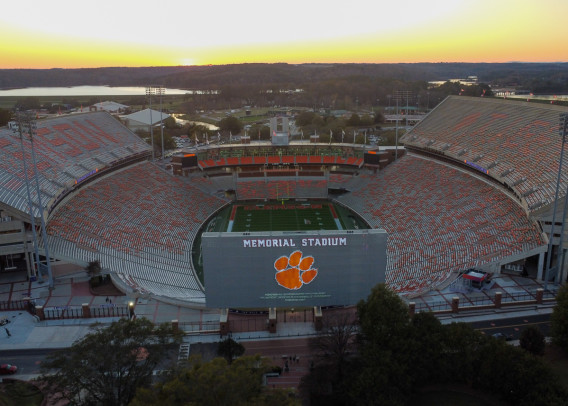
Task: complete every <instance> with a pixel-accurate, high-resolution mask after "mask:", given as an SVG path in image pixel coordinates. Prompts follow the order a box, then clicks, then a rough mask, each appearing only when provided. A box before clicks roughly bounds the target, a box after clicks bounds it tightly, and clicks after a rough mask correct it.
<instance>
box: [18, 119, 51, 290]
mask: <svg viewBox="0 0 568 406" xmlns="http://www.w3.org/2000/svg"><path fill="white" fill-rule="evenodd" d="M21 124H25V125H26V126H27V130H28V132H27V134H28V137H29V139H30V145H31V150H32V163H33V170H34V177H35V186H36V193H37V200H38V205H39V219H40V223H41V238H42V240H43V250H44V254H45V262H46V266H47V277H48V283H49V289H53V274H52V272H51V257H50V255H49V244H48V242H47V232H46V228H45V219H44V217H43V212H44V207H43V203H42V200H41V190H40V188H39V171H38V169H37V161H36V155H35V147H34V138H35V136H36V132H37V123H36V120H35V117H33V115H32V114H26V115H25V116H24V118H23V120H21ZM23 133H24V130H23V129H22V134H23ZM39 266H40V269H41V264H39Z"/></svg>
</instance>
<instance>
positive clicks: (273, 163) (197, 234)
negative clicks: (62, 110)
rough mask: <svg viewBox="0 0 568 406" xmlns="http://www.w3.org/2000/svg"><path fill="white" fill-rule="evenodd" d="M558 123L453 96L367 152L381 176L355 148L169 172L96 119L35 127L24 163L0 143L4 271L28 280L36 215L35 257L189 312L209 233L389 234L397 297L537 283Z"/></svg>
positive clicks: (541, 112) (559, 183)
mask: <svg viewBox="0 0 568 406" xmlns="http://www.w3.org/2000/svg"><path fill="white" fill-rule="evenodd" d="M567 112H568V109H566V108H564V107H560V106H555V105H543V104H540V105H539V104H533V103H525V102H512V101H508V100H498V99H485V98H469V97H457V96H455V97H449V98H447V99H446V100H444V101H443V102H442V103H440V104H439V105H438V106H437V107H436V108H435V109H434V110H433V111H432V112H431V113H430V114H429V115H428V116H427V117H426V118H425V119H424V120H423V121H422V122H420V123H419V124H417V125H416V126H415V127H414V128H412V129H411V131H409V132H408V133H407V134H405V135H404V137H403V138H402V140H401V141H402V143H403V144H404V149H403V150H402V149H401V150H399V151H398V153H397V156H398V159H396V160H395V159H394V154H393V153H392V150H388V149H387V150H383V149H378V148H375V149H374V150H373V151H371V152H375V153H376V155H378V157H379V158H378V162H377V160H376V159H366V157H367V156H368V155H369V154H368V152H369V151H368V148H367V149H365V147H363V146H360V145H354V144H320V143H317V142H314V143H303V142H302V143H300V142H294V141H292V142H290V143H289V144H286V145H283V144H282V143H280V142H278V143H269V142H263V143H260V142H259V143H245V142H243V143H241V144H228V145H222V146H210V147H206V148H201V149H199V150H198V151H197V152H196V153H195V154H187V155H186V156H185V157H180V159H177V160H174V161H173V162H172V165H171V169H169V170H166V169H164V167H163V166H159V165H157V164H155V163H153V162H152V161H151V150H150V147H149V146H148V145H147V144H146V143H145V142H144V141H142V140H141V139H140V138H139V137H138V136H137V135H136V134H134V133H132V132H131V131H130V130H128V129H127V128H126V127H124V126H123V125H122V124H121V123H120V122H119V121H118V120H116V119H115V118H113V117H111V116H110V115H108V114H107V113H102V112H95V113H84V114H83V113H81V114H74V115H69V116H60V117H57V118H51V119H43V120H38V121H37V130H36V133H35V135H34V137H33V149H32V145H31V143H30V139H29V137H27V136H26V134H23V136H22V137H21V139H20V137H18V136H17V135H16V136H15V135H14V133H13V132H12V131H11V130H8V129H0V217H1V218H2V220H3V221H2V222H1V223H0V227H1V228H0V230H1V231H2V234H0V242H1V244H2V245H1V248H0V256H1V257H3V258H7V257H10V258H20V259H21V263H23V264H25V267H26V269H27V272H28V275H29V276H30V278H35V277H36V276H37V272H38V269H42V267H39V266H38V264H36V259H35V258H34V241H33V238H32V231H33V228H34V227H37V228H38V230H39V226H38V225H39V224H40V220H41V218H40V213H43V216H44V217H45V221H46V231H47V234H46V239H44V238H43V237H42V235H41V233H39V232H38V236H37V239H38V240H39V244H38V245H39V252H40V254H41V255H42V256H45V255H49V257H50V258H51V259H52V261H54V262H59V261H60V262H70V263H74V264H78V265H80V266H86V265H87V264H88V263H89V262H90V261H95V260H98V261H100V263H101V265H102V268H103V270H104V271H105V272H108V273H109V274H110V275H111V277H112V279H113V282H114V284H115V285H116V286H117V287H118V288H119V289H121V290H122V291H124V292H126V293H133V292H136V293H137V294H140V295H152V296H153V297H155V298H157V299H158V300H164V301H170V302H171V301H174V302H176V303H182V304H185V305H188V306H205V305H206V296H207V286H206V285H205V283H204V280H205V279H207V278H203V273H205V274H206V273H207V272H208V269H207V263H205V266H204V267H203V268H201V263H200V261H201V260H200V257H201V254H200V251H201V241H202V234H203V233H207V234H211V233H212V232H219V233H227V232H232V233H240V234H246V233H255V232H262V231H270V232H310V231H314V232H316V231H317V232H321V233H325V232H328V231H329V230H332V231H333V232H337V230H342V232H343V231H345V232H349V230H351V231H357V232H363V231H364V230H385V231H386V235H387V237H386V254H385V255H386V258H385V262H386V283H387V284H388V285H390V286H391V287H392V288H393V289H395V290H396V291H397V292H399V293H400V294H403V295H419V294H422V293H425V292H428V291H429V290H431V289H440V288H442V287H444V286H447V285H448V284H449V283H451V282H452V281H453V280H455V279H456V278H457V277H458V276H459V275H460V273H461V272H463V271H464V270H467V269H470V268H476V269H483V270H485V271H487V272H490V273H494V274H499V273H500V272H501V270H502V269H503V267H505V266H506V265H508V264H514V263H519V262H524V261H530V262H531V263H534V264H535V265H534V267H535V270H536V271H535V273H536V275H535V277H536V278H537V279H540V280H542V279H543V278H544V263H545V261H546V258H547V256H546V255H547V250H548V242H549V238H552V243H553V244H552V245H553V253H552V255H553V258H554V259H553V261H552V262H553V263H554V262H555V261H556V259H555V258H556V255H557V252H558V245H559V243H560V235H559V234H558V231H556V232H553V233H552V234H553V235H552V236H551V235H550V234H551V229H552V227H553V222H552V217H553V216H552V215H553V206H554V202H555V201H558V202H560V203H562V202H564V200H565V197H566V187H567V185H568V174H567V173H566V171H563V172H562V173H561V176H559V175H558V173H559V169H558V167H559V165H558V163H559V157H560V156H561V149H562V137H561V136H560V135H559V134H558V128H559V115H560V114H565V113H567ZM249 142H250V141H249ZM32 151H35V154H34V155H35V156H32ZM189 155H192V156H191V157H189ZM186 158H187V160H186ZM189 158H192V159H189ZM23 162H28V165H27V167H26V169H25V170H24V167H23V165H22V164H23ZM32 162H35V165H32ZM567 163H568V162H566V158H565V161H564V162H563V164H564V168H566V166H565V165H566V164H567ZM34 168H37V173H36V172H35V171H34ZM36 179H37V183H36ZM558 191H559V193H558V194H557V192H558ZM560 207H563V205H560ZM31 216H33V217H34V222H33V224H35V225H36V226H32V221H31ZM561 224H562V220H559V219H558V218H557V219H556V220H555V227H557V230H559V229H560V226H561ZM320 230H321V231H320ZM326 230H327V231H326ZM279 238H280V237H279ZM290 241H291V240H290ZM564 248H565V247H564ZM255 252H257V251H250V254H249V251H247V255H252V256H253V257H252V259H251V263H252V264H254V255H255ZM223 255H226V253H225V254H224V253H222V252H220V253H219V256H223ZM379 255H380V251H379ZM290 258H292V255H291V256H290ZM224 261H225V262H226V264H227V266H230V264H231V261H232V258H231V257H230V256H227V257H225V258H224ZM0 262H2V264H7V263H8V261H6V260H4V261H0ZM2 267H3V269H4V268H6V266H5V265H2ZM0 276H1V274H0ZM318 277H319V276H318ZM556 278H557V279H560V278H561V275H556ZM304 282H305V281H304ZM305 283H306V284H307V283H308V282H305ZM342 283H343V282H341V281H337V284H338V285H341V284H342Z"/></svg>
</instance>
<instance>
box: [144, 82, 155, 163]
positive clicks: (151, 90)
mask: <svg viewBox="0 0 568 406" xmlns="http://www.w3.org/2000/svg"><path fill="white" fill-rule="evenodd" d="M153 94H154V86H146V96H148V99H149V100H150V143H151V144H152V162H154V126H153V124H154V123H153V122H152V95H153Z"/></svg>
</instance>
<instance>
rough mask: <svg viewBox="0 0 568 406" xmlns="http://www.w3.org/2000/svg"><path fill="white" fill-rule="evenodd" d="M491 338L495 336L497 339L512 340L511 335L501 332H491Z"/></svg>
mask: <svg viewBox="0 0 568 406" xmlns="http://www.w3.org/2000/svg"><path fill="white" fill-rule="evenodd" d="M493 338H496V339H498V340H503V341H512V340H513V336H512V335H505V334H503V333H495V334H493Z"/></svg>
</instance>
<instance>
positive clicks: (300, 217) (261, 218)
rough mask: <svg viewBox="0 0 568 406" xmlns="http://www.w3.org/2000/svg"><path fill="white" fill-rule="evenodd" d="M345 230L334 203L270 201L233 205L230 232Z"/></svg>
mask: <svg viewBox="0 0 568 406" xmlns="http://www.w3.org/2000/svg"><path fill="white" fill-rule="evenodd" d="M341 229H344V227H343V225H342V224H341V221H340V219H339V218H338V217H337V212H336V210H335V207H334V205H333V203H329V202H306V203H303V202H302V203H300V202H292V203H288V202H284V203H282V202H276V201H275V202H268V203H265V204H237V205H234V206H233V209H232V211H231V215H230V218H229V224H228V227H227V231H231V232H246V231H304V230H341Z"/></svg>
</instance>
